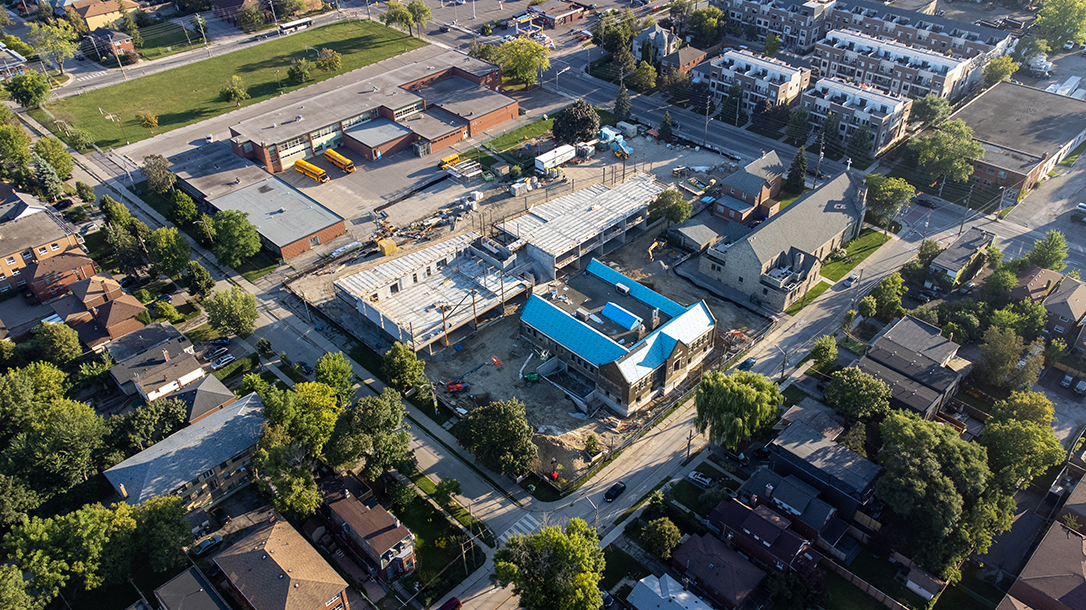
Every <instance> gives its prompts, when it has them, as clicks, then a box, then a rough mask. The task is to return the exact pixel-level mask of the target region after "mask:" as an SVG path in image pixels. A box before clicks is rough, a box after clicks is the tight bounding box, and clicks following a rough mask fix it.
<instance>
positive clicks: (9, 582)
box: [0, 12, 45, 610]
mask: <svg viewBox="0 0 1086 610" xmlns="http://www.w3.org/2000/svg"><path fill="white" fill-rule="evenodd" d="M5 14H6V12H5ZM44 605H45V604H44V602H43V601H41V600H39V599H37V598H36V597H35V596H33V595H31V594H30V593H29V592H28V591H27V583H26V582H23V571H22V570H20V569H19V568H17V567H15V566H14V565H12V564H8V563H6V564H3V565H0V608H3V609H4V610H38V609H39V608H42V607H43V606H44Z"/></svg>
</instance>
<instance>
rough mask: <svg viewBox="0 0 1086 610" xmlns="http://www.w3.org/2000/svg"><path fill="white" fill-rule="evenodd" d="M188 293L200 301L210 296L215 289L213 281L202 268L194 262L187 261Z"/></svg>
mask: <svg viewBox="0 0 1086 610" xmlns="http://www.w3.org/2000/svg"><path fill="white" fill-rule="evenodd" d="M188 267H189V292H191V293H192V294H193V295H194V296H198V297H200V298H201V299H203V298H205V297H207V295H209V294H211V291H212V290H214V288H215V280H214V279H213V278H212V277H211V274H210V273H208V272H207V269H204V266H203V265H201V264H200V263H198V262H196V261H189V262H188Z"/></svg>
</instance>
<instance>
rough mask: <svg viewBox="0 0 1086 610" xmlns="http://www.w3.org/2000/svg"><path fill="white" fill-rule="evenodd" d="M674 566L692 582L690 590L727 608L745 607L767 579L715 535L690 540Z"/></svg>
mask: <svg viewBox="0 0 1086 610" xmlns="http://www.w3.org/2000/svg"><path fill="white" fill-rule="evenodd" d="M671 565H672V567H674V568H675V570H676V571H678V573H679V574H681V575H683V576H684V577H685V578H687V579H689V587H688V588H689V590H691V591H694V592H696V593H698V594H699V595H701V597H704V598H708V599H710V600H712V601H713V602H715V603H717V604H720V605H722V606H724V607H726V608H737V607H739V606H742V605H743V603H744V602H746V601H747V598H748V597H750V595H751V593H753V592H754V589H756V588H757V587H758V585H759V584H761V582H762V581H763V580H765V577H766V573H765V572H763V571H762V570H760V569H759V568H758V567H757V566H755V565H754V564H752V563H751V562H750V561H747V559H745V558H744V557H743V556H742V555H740V554H739V553H738V552H736V551H735V550H733V549H730V548H728V545H726V544H724V543H723V542H721V540H720V539H719V538H717V537H716V536H711V535H702V534H693V535H691V536H689V537H687V538H686V539H685V541H684V542H683V543H682V544H680V545H679V546H678V547H677V548H676V549H675V550H674V551H673V552H672V554H671ZM684 582H685V581H684Z"/></svg>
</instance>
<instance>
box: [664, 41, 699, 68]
mask: <svg viewBox="0 0 1086 610" xmlns="http://www.w3.org/2000/svg"><path fill="white" fill-rule="evenodd" d="M706 57H707V56H706V54H705V51H702V50H701V49H695V48H694V47H690V46H686V47H680V48H679V50H678V51H675V52H674V53H671V54H669V55H665V56H664V58H663V59H661V60H660V72H661V73H662V74H670V73H672V72H689V71H691V70H693V69H694V67H695V66H697V65H698V64H700V63H701V62H703V61H705V58H706Z"/></svg>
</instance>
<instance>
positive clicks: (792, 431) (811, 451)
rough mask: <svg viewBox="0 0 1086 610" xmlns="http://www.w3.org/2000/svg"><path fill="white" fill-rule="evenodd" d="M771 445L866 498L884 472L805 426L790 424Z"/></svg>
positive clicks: (797, 423) (800, 423)
mask: <svg viewBox="0 0 1086 610" xmlns="http://www.w3.org/2000/svg"><path fill="white" fill-rule="evenodd" d="M772 444H773V445H774V446H776V447H779V448H780V450H782V451H786V452H788V453H790V454H792V455H793V456H795V457H796V459H798V460H800V461H803V462H807V463H808V464H810V465H811V466H812V467H813V468H815V469H816V470H818V471H819V472H821V473H823V475H825V476H826V477H827V478H831V479H833V480H834V481H835V482H837V483H839V484H840V485H842V486H843V487H845V488H846V491H849V492H855V493H856V494H863V493H864V491H865V490H866V489H867V488H868V487H869V486H870V485H871V483H873V482H874V481H875V478H876V477H877V476H879V473H880V472H882V468H881V467H880V466H877V465H876V464H875V463H873V462H871V461H870V460H867V459H866V458H863V457H860V455H859V454H857V453H855V452H853V451H850V450H848V449H845V448H844V447H842V446H841V445H838V444H837V443H835V442H833V441H831V440H830V439H828V438H826V437H824V436H822V433H820V432H818V431H817V430H812V429H811V428H809V427H807V425H806V424H804V423H803V422H795V423H792V424H789V425H788V427H787V428H785V429H784V432H781V434H780V436H778V437H777V438H776V439H774V441H773V443H772Z"/></svg>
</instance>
